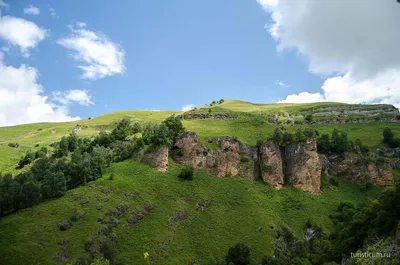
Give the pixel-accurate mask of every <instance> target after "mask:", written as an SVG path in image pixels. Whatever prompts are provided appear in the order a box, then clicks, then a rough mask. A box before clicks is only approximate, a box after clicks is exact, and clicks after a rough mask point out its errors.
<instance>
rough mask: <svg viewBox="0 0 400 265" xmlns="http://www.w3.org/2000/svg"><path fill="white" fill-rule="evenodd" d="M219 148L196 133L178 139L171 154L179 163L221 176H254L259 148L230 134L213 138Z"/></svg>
mask: <svg viewBox="0 0 400 265" xmlns="http://www.w3.org/2000/svg"><path fill="white" fill-rule="evenodd" d="M212 142H214V143H215V144H217V145H218V147H219V150H209V149H207V148H205V147H204V146H203V145H202V144H201V143H199V141H198V139H197V135H196V134H195V133H190V132H189V133H185V134H183V135H182V136H181V137H179V138H177V139H176V140H175V143H174V145H173V147H172V150H171V156H172V157H173V158H174V159H175V160H176V161H177V162H179V163H181V164H183V165H186V166H191V167H193V168H194V169H198V170H204V171H205V172H207V173H209V174H211V175H214V176H218V177H230V176H236V175H241V176H245V177H248V178H250V179H255V176H256V173H255V170H256V167H255V165H256V161H257V150H256V149H255V148H253V147H250V146H248V145H245V144H243V143H241V142H239V141H237V140H235V139H232V138H230V137H222V138H217V139H213V140H212Z"/></svg>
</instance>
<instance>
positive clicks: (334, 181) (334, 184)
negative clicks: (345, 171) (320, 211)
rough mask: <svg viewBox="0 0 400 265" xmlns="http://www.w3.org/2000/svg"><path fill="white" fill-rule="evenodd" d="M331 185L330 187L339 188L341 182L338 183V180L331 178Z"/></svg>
mask: <svg viewBox="0 0 400 265" xmlns="http://www.w3.org/2000/svg"><path fill="white" fill-rule="evenodd" d="M329 184H330V185H333V186H336V187H339V181H337V180H336V179H334V178H330V179H329Z"/></svg>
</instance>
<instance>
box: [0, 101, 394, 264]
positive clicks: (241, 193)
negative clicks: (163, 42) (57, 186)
mask: <svg viewBox="0 0 400 265" xmlns="http://www.w3.org/2000/svg"><path fill="white" fill-rule="evenodd" d="M342 106H346V108H348V109H360V108H362V109H363V110H370V109H376V108H382V107H383V108H388V109H390V108H392V107H391V106H389V105H384V106H381V105H379V106H377V105H347V104H342V103H312V104H311V103H310V104H253V103H249V102H243V101H238V100H225V101H224V102H222V103H220V104H212V106H210V105H205V106H203V107H200V108H197V109H196V110H193V111H188V112H187V113H186V114H190V113H211V114H224V115H226V116H229V117H230V118H226V119H225V118H224V119H214V118H204V119H188V118H184V119H182V123H183V125H184V127H185V129H186V131H193V132H195V133H196V134H197V135H198V136H199V139H200V140H201V141H202V142H203V143H204V144H206V145H208V146H210V144H209V143H207V141H206V140H207V139H210V138H215V137H221V136H232V137H236V138H237V139H238V140H239V141H242V142H244V143H247V144H250V145H253V146H255V145H256V142H257V141H258V140H265V139H266V138H267V136H268V135H269V134H271V133H272V132H273V130H274V129H275V128H276V127H277V126H278V124H274V123H271V122H269V120H268V118H269V115H274V114H281V113H285V112H286V113H288V114H290V115H299V114H304V116H305V115H312V114H313V113H317V112H320V109H321V108H326V107H342ZM209 109H211V111H210V110H209ZM173 114H175V115H183V113H182V112H177V111H121V112H116V113H111V114H106V115H102V116H99V117H96V118H91V119H87V118H86V119H83V120H79V121H74V122H63V123H39V124H27V125H19V126H12V127H3V128H0V171H1V172H3V173H5V172H12V173H18V172H21V171H24V170H27V168H24V169H22V170H20V169H16V166H17V164H18V161H19V159H20V157H21V156H22V155H24V154H25V153H26V152H27V151H28V150H32V151H35V150H38V149H39V148H40V147H42V146H48V145H49V144H51V143H53V142H56V141H59V140H60V138H61V137H62V136H66V135H69V134H70V132H71V130H73V129H74V128H76V127H81V128H82V130H81V131H79V132H78V135H79V137H88V138H90V137H91V136H93V135H97V134H98V133H99V132H100V131H101V130H108V131H110V130H112V128H114V127H115V126H116V124H117V123H118V122H119V121H120V120H122V119H123V118H129V119H130V120H131V121H132V122H136V121H137V122H139V123H141V124H143V125H144V124H146V123H148V122H154V123H158V122H161V121H163V120H164V119H165V118H167V117H169V116H171V115H173ZM285 115H286V114H285ZM287 127H288V129H289V130H293V131H294V130H295V129H296V128H298V127H303V128H308V127H309V128H314V129H317V130H318V131H319V133H320V134H322V133H326V132H329V133H330V132H332V131H333V129H334V128H337V129H339V130H342V131H345V132H347V134H348V136H349V139H351V140H355V139H357V138H360V139H362V140H363V142H364V143H365V144H366V145H368V146H369V147H378V146H381V145H382V131H383V129H384V128H391V129H392V131H393V132H394V133H395V134H396V135H400V126H399V125H398V123H394V122H373V123H346V124H334V125H328V124H308V125H307V124H299V123H297V124H292V125H287ZM10 142H13V143H18V144H19V147H18V148H12V147H9V146H8V144H9V143H10ZM37 145H38V146H37ZM50 149H51V148H50ZM28 168H29V167H28ZM182 168H183V167H182V165H180V164H177V163H175V162H174V161H173V160H172V159H171V158H170V159H169V169H168V171H167V172H165V173H160V172H157V171H156V170H155V169H153V168H150V167H149V166H147V165H145V164H141V163H137V162H135V161H133V160H132V159H128V160H125V161H123V162H118V163H113V164H112V166H111V167H110V168H108V169H107V170H106V172H105V174H104V176H103V177H102V178H100V179H97V180H95V181H92V182H89V183H87V185H86V186H85V185H82V186H80V187H78V188H75V189H72V190H69V191H67V192H66V194H65V195H64V196H63V197H61V198H57V199H49V200H45V201H44V202H42V203H40V204H39V205H37V206H34V207H32V208H27V209H23V210H19V211H18V212H17V213H14V214H11V215H8V216H5V217H2V218H0V264H10V265H13V264H67V263H68V262H71V261H72V260H74V259H76V258H78V257H87V256H88V252H87V251H85V244H87V242H90V241H91V242H94V243H93V244H96V243H97V244H98V243H99V242H101V241H102V240H104V235H105V233H106V232H105V231H106V230H107V225H108V224H105V223H102V221H101V220H104V219H105V218H106V217H107V216H109V215H110V214H111V215H113V216H117V217H116V218H115V219H116V220H117V222H116V223H115V224H113V225H114V229H113V231H112V234H111V236H110V235H108V238H110V237H111V238H114V239H115V246H116V247H115V256H116V257H117V260H118V262H121V263H120V264H147V263H146V262H148V261H149V260H144V259H143V253H145V252H149V254H150V256H151V259H152V261H151V264H208V263H207V262H208V260H210V259H213V258H215V259H223V258H224V257H225V255H226V253H227V251H228V249H229V248H230V247H231V246H233V245H234V244H235V243H236V242H243V243H245V244H246V245H248V246H249V247H250V248H251V251H252V259H253V260H254V261H257V262H259V261H260V260H261V258H262V257H263V256H265V255H269V256H271V255H272V254H273V250H274V239H275V236H276V229H277V227H278V226H281V225H284V226H286V227H288V228H289V230H290V231H291V232H292V233H293V234H294V235H295V236H296V237H297V238H299V239H300V240H303V238H304V229H305V224H306V222H307V221H308V220H310V221H311V222H312V223H313V225H316V226H320V227H321V228H322V229H323V231H324V232H325V233H329V232H330V231H332V222H331V220H330V218H329V215H330V214H332V213H333V212H334V211H335V210H336V208H337V207H338V205H339V204H340V203H341V202H345V201H350V202H352V203H354V204H358V203H361V202H364V201H368V199H369V198H375V197H376V195H377V194H378V193H379V192H381V191H382V190H383V189H384V188H378V187H374V188H371V189H367V190H366V189H365V188H364V187H361V186H358V185H354V184H351V183H348V182H346V181H344V180H342V178H340V177H336V176H334V177H333V179H335V180H336V181H337V182H338V185H333V184H332V182H330V181H329V178H328V177H326V176H323V178H322V190H323V192H322V194H321V195H313V194H310V193H306V192H302V191H300V190H298V189H295V188H292V187H289V186H285V187H284V188H283V189H282V190H279V191H277V190H274V189H272V188H270V187H268V186H267V185H266V184H265V183H264V182H262V181H258V180H257V181H255V182H251V181H250V180H248V179H244V178H242V177H232V178H217V177H214V176H209V175H207V174H205V173H204V172H195V175H194V180H193V181H181V180H179V179H178V178H177V176H178V174H179V172H180V171H181V169H182ZM111 174H112V175H115V177H114V179H110V178H109V176H110V175H111ZM395 174H396V176H397V177H400V173H399V172H395ZM202 201H203V202H204V201H209V202H211V203H210V205H209V206H208V207H207V208H206V209H204V210H202V211H197V210H196V206H197V205H198V204H199V203H201V202H202ZM146 205H147V206H146ZM149 205H151V207H150V208H151V209H150V210H148V211H147V210H146V211H145V213H143V209H144V208H145V207H149ZM121 209H124V210H121ZM138 213H140V214H141V215H142V216H141V219H139V221H138V222H137V223H132V218H135V216H137V215H138ZM71 218H72V219H71ZM68 220H74V221H73V222H72V226H71V228H70V229H68V230H67V231H60V226H62V225H63V224H65V223H67V222H68ZM99 220H100V221H99ZM190 262H193V263H190ZM255 264H257V263H255Z"/></svg>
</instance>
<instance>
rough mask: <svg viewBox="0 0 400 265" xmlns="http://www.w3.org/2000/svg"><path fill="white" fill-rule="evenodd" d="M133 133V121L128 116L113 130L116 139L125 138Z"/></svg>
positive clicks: (112, 134) (112, 133)
mask: <svg viewBox="0 0 400 265" xmlns="http://www.w3.org/2000/svg"><path fill="white" fill-rule="evenodd" d="M131 133H132V127H131V121H130V120H129V119H128V118H124V119H122V120H121V121H120V122H119V123H118V125H117V127H116V128H115V129H114V130H113V131H112V132H111V136H112V137H113V138H114V140H124V139H125V138H126V137H128V135H130V134H131Z"/></svg>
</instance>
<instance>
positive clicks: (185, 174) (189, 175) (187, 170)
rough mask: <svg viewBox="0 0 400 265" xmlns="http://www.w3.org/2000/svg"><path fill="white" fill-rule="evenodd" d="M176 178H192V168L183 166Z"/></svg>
mask: <svg viewBox="0 0 400 265" xmlns="http://www.w3.org/2000/svg"><path fill="white" fill-rule="evenodd" d="M178 178H180V179H183V180H192V179H193V168H191V167H185V168H184V169H182V171H181V173H179V175H178Z"/></svg>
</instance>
